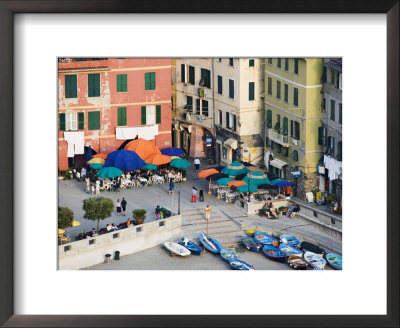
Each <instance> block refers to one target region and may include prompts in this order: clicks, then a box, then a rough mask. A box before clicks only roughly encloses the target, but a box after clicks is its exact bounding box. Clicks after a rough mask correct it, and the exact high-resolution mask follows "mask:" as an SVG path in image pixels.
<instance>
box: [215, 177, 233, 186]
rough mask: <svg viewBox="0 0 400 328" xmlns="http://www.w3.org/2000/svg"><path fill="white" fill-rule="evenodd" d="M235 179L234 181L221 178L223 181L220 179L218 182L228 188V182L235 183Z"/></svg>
mask: <svg viewBox="0 0 400 328" xmlns="http://www.w3.org/2000/svg"><path fill="white" fill-rule="evenodd" d="M234 180H235V179H232V178H221V179H218V180H217V183H218V184H219V185H221V186H227V185H228V182H230V181H234Z"/></svg>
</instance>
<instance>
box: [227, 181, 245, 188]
mask: <svg viewBox="0 0 400 328" xmlns="http://www.w3.org/2000/svg"><path fill="white" fill-rule="evenodd" d="M245 184H247V183H246V182H244V181H243V180H234V181H229V182H228V186H229V187H230V186H234V187H240V186H244V185H245Z"/></svg>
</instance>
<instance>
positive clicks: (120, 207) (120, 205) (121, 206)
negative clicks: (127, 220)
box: [116, 197, 128, 216]
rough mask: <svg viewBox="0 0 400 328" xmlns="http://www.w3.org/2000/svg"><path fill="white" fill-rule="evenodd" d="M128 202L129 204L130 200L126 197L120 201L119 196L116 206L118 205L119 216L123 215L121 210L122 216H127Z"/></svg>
mask: <svg viewBox="0 0 400 328" xmlns="http://www.w3.org/2000/svg"><path fill="white" fill-rule="evenodd" d="M127 204H128V202H127V201H126V199H125V197H122V201H120V200H119V198H118V199H117V204H116V207H117V214H118V216H120V215H121V212H122V216H125V212H126V205H127Z"/></svg>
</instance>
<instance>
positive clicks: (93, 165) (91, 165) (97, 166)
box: [89, 163, 104, 170]
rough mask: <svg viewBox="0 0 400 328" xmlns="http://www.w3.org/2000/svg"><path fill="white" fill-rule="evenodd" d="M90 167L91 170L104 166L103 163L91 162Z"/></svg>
mask: <svg viewBox="0 0 400 328" xmlns="http://www.w3.org/2000/svg"><path fill="white" fill-rule="evenodd" d="M89 166H90V168H91V169H93V170H100V169H102V168H103V167H104V165H102V164H99V163H93V164H89Z"/></svg>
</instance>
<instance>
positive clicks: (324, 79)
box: [321, 66, 327, 83]
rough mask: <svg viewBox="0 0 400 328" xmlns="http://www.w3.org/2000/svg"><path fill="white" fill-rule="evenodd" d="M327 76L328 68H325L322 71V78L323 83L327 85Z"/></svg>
mask: <svg viewBox="0 0 400 328" xmlns="http://www.w3.org/2000/svg"><path fill="white" fill-rule="evenodd" d="M326 75H327V71H326V66H324V68H323V69H322V76H321V82H322V83H326Z"/></svg>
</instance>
